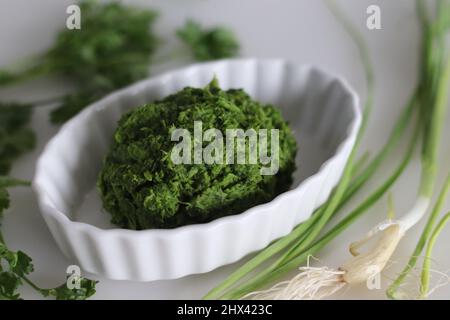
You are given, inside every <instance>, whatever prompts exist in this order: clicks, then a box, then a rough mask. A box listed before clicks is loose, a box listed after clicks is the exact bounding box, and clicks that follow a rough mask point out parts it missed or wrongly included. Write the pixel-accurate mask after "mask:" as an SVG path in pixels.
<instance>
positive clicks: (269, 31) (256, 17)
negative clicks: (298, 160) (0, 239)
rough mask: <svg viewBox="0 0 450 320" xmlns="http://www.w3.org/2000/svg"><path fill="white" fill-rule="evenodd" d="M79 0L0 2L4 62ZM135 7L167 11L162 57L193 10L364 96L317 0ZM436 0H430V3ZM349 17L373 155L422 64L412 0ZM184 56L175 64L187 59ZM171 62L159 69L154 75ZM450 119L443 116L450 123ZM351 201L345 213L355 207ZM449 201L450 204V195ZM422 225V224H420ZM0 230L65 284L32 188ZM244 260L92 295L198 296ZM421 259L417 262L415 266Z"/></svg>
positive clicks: (46, 274) (447, 236) (42, 116)
mask: <svg viewBox="0 0 450 320" xmlns="http://www.w3.org/2000/svg"><path fill="white" fill-rule="evenodd" d="M73 2H74V1H68V0H40V1H30V0H28V1H26V0H0V67H3V66H7V65H9V64H11V63H14V62H15V61H17V59H20V58H24V57H27V56H30V55H32V54H37V53H40V52H42V51H44V50H45V49H46V48H48V47H49V46H50V45H51V44H52V42H53V39H54V35H55V33H56V32H57V30H59V29H61V28H63V27H64V25H65V18H66V14H65V10H66V7H67V6H68V5H69V4H72V3H73ZM123 2H125V3H132V4H136V5H139V6H143V7H144V6H145V7H153V8H157V9H158V10H159V11H160V12H161V16H160V18H159V20H158V22H157V31H158V33H159V35H160V36H161V37H163V38H164V39H167V40H166V43H165V44H164V48H162V49H161V51H160V53H159V55H160V56H164V55H165V52H170V51H171V48H174V47H177V46H179V44H178V42H177V40H176V39H175V38H174V36H173V31H174V30H175V28H177V27H178V26H180V25H182V24H183V23H184V21H185V19H186V18H188V17H190V18H195V19H197V20H200V21H201V22H203V23H205V24H207V25H213V24H225V25H228V26H230V27H232V28H233V29H234V30H235V31H236V33H237V35H238V36H239V39H240V41H241V43H242V56H245V57H261V58H270V57H277V58H286V59H289V60H292V61H296V62H301V63H311V64H316V65H319V66H320V67H322V68H325V69H328V70H329V71H331V72H334V73H338V74H341V75H343V76H344V77H345V78H347V79H348V80H349V82H350V83H351V84H352V85H353V86H354V87H355V88H356V90H357V91H358V92H360V93H361V94H362V95H364V81H363V73H362V70H361V67H360V65H359V62H358V61H359V60H358V56H357V54H356V50H355V48H354V46H353V45H352V43H351V41H350V40H349V38H348V37H347V35H346V34H345V33H344V32H343V31H342V29H341V28H340V26H339V25H338V24H337V22H336V21H335V19H334V18H333V17H332V16H331V15H330V13H329V12H328V11H327V9H326V7H325V6H324V4H323V3H322V2H321V1H317V0H282V1H280V0H278V1H275V0H244V1H243V0H227V1H224V0H160V1H145V0H135V1H123ZM430 2H431V1H430ZM339 3H340V4H341V6H342V7H343V8H344V10H345V12H347V13H348V14H349V15H350V16H351V18H352V20H353V21H354V22H355V23H356V24H357V25H358V26H359V28H360V29H361V30H362V31H363V33H364V36H365V38H366V40H367V42H368V44H369V46H370V49H371V53H372V56H373V60H374V64H375V69H376V78H377V88H376V99H375V102H376V103H375V110H374V112H373V115H372V117H371V121H370V127H369V130H368V132H367V134H366V137H365V140H364V144H363V146H364V148H363V149H365V150H370V151H371V152H372V153H375V151H376V150H378V148H379V147H380V146H381V145H382V144H383V142H384V141H385V140H386V137H387V135H388V133H389V131H390V129H391V128H392V126H393V123H394V121H395V119H396V117H397V115H398V114H399V112H400V110H401V108H402V106H403V105H404V104H405V102H406V101H407V99H408V97H409V95H410V94H411V92H412V90H413V88H414V85H415V81H416V75H417V72H416V69H417V57H418V55H417V52H418V35H419V33H418V28H417V24H416V20H415V12H414V1H413V0H396V1H388V0H371V1H367V0H344V1H339ZM370 4H377V5H379V6H380V7H381V10H382V30H375V31H369V30H367V28H366V27H365V19H366V8H367V7H368V6H369V5H370ZM183 63H185V62H179V63H174V64H173V65H177V64H178V65H181V64H183ZM167 68H168V66H167V65H166V66H162V67H161V66H160V67H159V68H155V69H154V72H153V73H156V72H160V71H163V70H165V69H167ZM66 89H67V88H66V87H65V86H64V85H63V84H61V83H60V82H58V81H54V80H45V81H39V82H33V83H30V84H27V85H24V86H21V87H20V88H11V89H9V88H8V89H3V90H0V100H12V99H14V100H19V99H22V100H24V101H26V100H32V99H36V98H44V97H47V96H49V95H52V94H58V93H61V91H63V90H66ZM48 110H49V108H41V109H39V110H38V111H37V112H36V113H35V115H34V119H33V127H34V129H35V130H36V132H37V133H38V139H39V141H38V147H37V148H36V150H35V151H34V152H32V153H30V154H28V155H26V156H24V157H22V158H21V159H20V160H18V161H17V162H16V165H15V167H14V169H13V172H12V175H13V176H16V177H20V178H24V179H31V178H32V176H33V172H34V162H35V160H36V158H37V157H38V155H39V153H40V152H41V150H42V148H43V146H44V145H45V143H46V141H48V139H49V138H50V137H51V136H52V135H54V134H55V133H56V132H57V130H58V128H57V127H54V126H52V125H50V124H49V123H48V116H47V115H48ZM449 120H450V118H449V119H448V120H447V123H448V122H449ZM449 137H450V126H449V125H446V126H445V132H444V139H443V144H442V148H441V157H440V158H441V167H440V175H439V185H441V184H442V182H443V180H444V178H445V176H446V175H447V174H448V171H449V170H450V148H449V144H448V141H449ZM400 155H401V150H398V151H397V152H396V154H394V156H393V157H392V161H388V163H387V164H385V165H384V166H383V167H382V168H381V170H380V171H379V173H378V175H377V176H376V177H375V178H374V179H372V180H371V181H370V183H369V184H368V185H367V187H366V188H364V190H363V191H362V192H360V193H359V194H358V196H357V197H356V198H355V201H353V204H357V203H358V200H362V199H363V198H364V195H365V194H367V191H368V190H373V187H374V186H376V185H377V182H380V181H382V179H383V178H384V177H386V176H387V175H388V174H389V172H390V170H391V169H392V168H393V167H394V166H395V164H396V163H397V162H396V160H398V159H399V158H400ZM418 178H419V161H418V157H416V158H415V159H414V161H413V163H412V164H411V166H410V167H409V168H408V170H407V172H406V173H405V174H404V175H403V176H402V178H401V179H400V180H399V181H398V183H397V184H396V185H395V187H394V188H393V190H392V192H393V195H394V198H395V203H396V208H397V211H398V212H399V214H401V213H402V212H404V211H405V210H407V209H408V208H409V206H410V205H411V204H412V202H413V200H414V196H415V193H416V189H417V184H418ZM351 206H352V205H350V206H349V207H348V208H347V209H346V210H345V212H348V211H349V208H351ZM446 209H450V201H447V205H446ZM385 217H386V200H385V199H384V200H383V201H380V202H379V203H378V204H377V205H376V206H374V207H373V208H372V209H371V210H370V211H369V212H368V213H367V214H366V215H365V216H364V217H363V218H362V219H360V220H359V221H358V222H357V223H355V224H354V225H352V226H351V228H350V229H349V230H348V231H347V232H345V233H344V234H342V235H341V236H339V237H338V238H337V239H335V240H334V241H333V242H332V243H331V244H330V245H329V246H328V247H326V249H325V250H323V251H322V252H320V254H319V255H318V258H319V259H320V262H318V264H320V265H328V266H334V267H337V266H339V265H340V264H341V263H342V262H344V261H345V260H347V259H348V258H349V254H348V252H347V247H348V244H349V243H350V242H351V241H353V240H356V239H358V238H359V237H361V236H362V235H363V234H364V233H365V232H366V231H368V229H369V228H370V227H371V226H373V225H374V224H375V223H377V222H379V221H381V220H383V219H384V218H385ZM422 225H423V223H422ZM422 225H420V226H418V227H416V228H414V229H413V230H412V231H411V232H410V233H409V234H408V235H407V236H406V237H405V238H404V239H403V241H402V242H401V244H400V246H399V248H398V249H397V251H396V253H395V255H394V257H393V260H394V261H393V265H392V267H390V268H389V269H388V270H387V271H386V272H385V273H384V277H383V280H382V284H383V288H385V286H386V285H387V284H389V283H390V281H389V278H392V277H394V276H395V274H396V272H398V271H399V270H400V268H401V267H403V265H404V264H405V259H406V258H407V257H408V256H409V254H410V253H411V252H412V249H413V248H414V246H415V243H416V241H417V238H418V235H419V232H420V231H421V227H422ZM2 230H3V233H4V235H5V238H6V241H7V242H8V243H9V245H10V246H11V247H12V248H14V249H21V250H23V251H25V252H27V253H28V254H29V255H30V256H31V257H33V259H34V264H35V269H36V271H35V272H34V273H33V275H32V278H33V280H35V281H36V282H37V283H39V284H40V285H41V286H43V287H50V286H54V285H57V284H59V283H61V282H62V281H63V280H64V278H65V269H66V267H67V266H68V265H69V264H71V263H72V261H69V260H68V259H66V258H65V257H64V256H63V255H62V254H61V253H60V252H59V250H58V248H57V247H56V244H55V243H54V241H53V239H52V237H51V236H50V234H49V232H48V230H47V227H46V225H45V224H44V221H43V220H42V218H41V216H40V214H39V211H38V208H37V205H36V202H35V199H34V195H33V194H32V192H31V190H29V189H16V190H13V191H12V208H11V209H10V210H9V211H8V212H7V214H6V217H5V220H4V225H3V229H2ZM449 243H450V227H449V228H447V230H445V231H444V232H443V234H442V235H441V237H440V239H439V241H438V244H437V246H436V248H435V252H434V257H435V262H434V264H433V267H434V268H435V269H437V270H439V271H444V272H448V271H449V270H450V255H449V254H448V250H449ZM241 263H242V262H240V263H237V264H235V265H231V266H226V267H222V268H220V269H218V270H215V271H213V272H211V273H208V274H204V275H197V276H190V277H186V278H183V279H179V280H171V281H157V282H152V283H136V282H126V281H110V280H107V279H104V278H102V277H95V278H96V279H98V280H100V284H99V285H98V293H97V294H96V295H95V297H94V298H96V299H195V298H200V297H201V296H202V295H203V294H205V293H206V292H207V291H208V289H210V288H212V287H213V286H214V285H215V284H217V283H218V282H219V281H220V280H221V279H223V278H224V277H225V276H226V275H228V274H229V273H230V272H231V271H232V270H235V268H236V267H237V266H238V265H240V264H241ZM419 265H420V264H419ZM22 293H23V297H24V298H26V299H31V298H39V296H38V295H36V294H35V293H34V292H33V291H32V290H31V289H28V288H24V289H23V290H22ZM384 297H385V296H384V290H372V291H368V290H367V289H366V288H365V287H364V286H361V287H353V288H351V289H349V290H347V291H344V292H342V293H340V294H338V295H336V296H334V297H333V298H337V299H342V298H351V299H372V298H375V299H383V298H384ZM432 297H433V298H439V299H448V298H450V285H447V286H446V287H444V288H441V289H439V290H438V291H436V293H435V294H434V295H433V296H432Z"/></svg>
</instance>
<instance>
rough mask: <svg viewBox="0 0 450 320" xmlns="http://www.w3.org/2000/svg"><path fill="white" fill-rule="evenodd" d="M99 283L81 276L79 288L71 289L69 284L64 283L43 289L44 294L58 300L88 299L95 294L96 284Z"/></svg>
mask: <svg viewBox="0 0 450 320" xmlns="http://www.w3.org/2000/svg"><path fill="white" fill-rule="evenodd" d="M97 283H98V281H94V280H89V279H86V278H81V279H80V288H79V289H76V288H74V289H69V288H68V287H67V284H66V283H64V284H62V285H60V286H59V287H56V288H53V289H44V290H42V294H43V295H44V296H52V297H54V298H56V300H86V299H88V298H89V297H91V296H93V295H94V294H95V292H96V291H95V286H96V284H97Z"/></svg>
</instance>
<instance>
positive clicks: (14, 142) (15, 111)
mask: <svg viewBox="0 0 450 320" xmlns="http://www.w3.org/2000/svg"><path fill="white" fill-rule="evenodd" d="M32 111H33V110H32V108H31V106H30V105H24V104H13V103H9V104H5V103H3V104H0V175H1V174H7V173H8V172H9V171H10V170H11V166H12V163H13V161H14V160H16V159H17V158H18V157H19V156H21V155H22V154H24V153H25V152H28V151H30V150H32V149H33V148H34V146H35V143H36V137H35V134H34V132H33V131H32V130H31V129H30V128H29V127H28V125H29V122H30V119H31V115H32Z"/></svg>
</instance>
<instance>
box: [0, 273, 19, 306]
mask: <svg viewBox="0 0 450 320" xmlns="http://www.w3.org/2000/svg"><path fill="white" fill-rule="evenodd" d="M21 285H22V280H21V279H20V277H19V276H17V275H16V274H15V273H13V272H11V271H1V272H0V300H18V299H20V295H19V294H18V293H17V289H18V288H19V287H20V286H21Z"/></svg>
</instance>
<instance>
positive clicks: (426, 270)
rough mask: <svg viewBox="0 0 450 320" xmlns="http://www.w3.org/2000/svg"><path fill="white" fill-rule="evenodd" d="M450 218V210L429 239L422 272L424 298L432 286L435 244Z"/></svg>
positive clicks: (422, 293) (421, 287) (421, 291)
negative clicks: (431, 269)
mask: <svg viewBox="0 0 450 320" xmlns="http://www.w3.org/2000/svg"><path fill="white" fill-rule="evenodd" d="M449 220H450V212H449V213H447V214H446V215H445V216H444V217H443V218H442V219H441V220H440V221H439V223H438V224H437V226H436V228H435V229H434V230H433V232H432V234H431V237H430V240H429V241H428V245H427V249H426V250H425V258H424V262H423V268H422V274H421V285H420V295H421V297H422V298H426V296H427V294H428V290H429V287H430V268H431V255H432V252H433V248H434V245H435V243H436V240H437V238H438V236H439V234H440V233H441V232H442V230H443V229H444V227H445V225H446V224H447V222H448V221H449Z"/></svg>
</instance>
